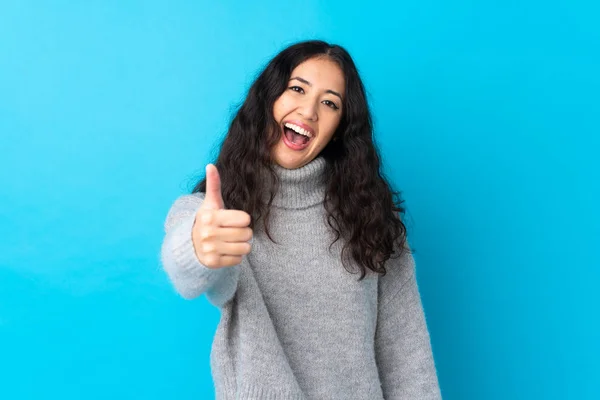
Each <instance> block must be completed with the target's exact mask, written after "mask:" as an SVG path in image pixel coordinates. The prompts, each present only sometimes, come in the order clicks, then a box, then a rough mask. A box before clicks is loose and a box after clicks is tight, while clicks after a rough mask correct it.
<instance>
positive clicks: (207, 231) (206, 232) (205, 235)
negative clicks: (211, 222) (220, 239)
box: [199, 227, 215, 242]
mask: <svg viewBox="0 0 600 400" xmlns="http://www.w3.org/2000/svg"><path fill="white" fill-rule="evenodd" d="M199 233H200V235H199V237H200V240H201V241H203V242H206V241H207V240H210V239H212V238H214V237H215V229H214V228H212V227H206V228H204V229H201V230H200V232H199Z"/></svg>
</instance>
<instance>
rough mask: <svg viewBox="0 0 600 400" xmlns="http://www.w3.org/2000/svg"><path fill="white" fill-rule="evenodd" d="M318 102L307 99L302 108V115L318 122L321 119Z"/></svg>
mask: <svg viewBox="0 0 600 400" xmlns="http://www.w3.org/2000/svg"><path fill="white" fill-rule="evenodd" d="M317 109H318V102H317V101H316V100H311V99H307V100H306V101H304V102H303V103H302V106H301V107H300V111H299V113H300V115H302V116H303V117H304V118H306V119H308V120H310V121H316V120H317V119H319V115H318V113H317Z"/></svg>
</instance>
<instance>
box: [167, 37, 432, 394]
mask: <svg viewBox="0 0 600 400" xmlns="http://www.w3.org/2000/svg"><path fill="white" fill-rule="evenodd" d="M397 194H398V193H397V192H394V191H392V190H391V189H390V186H389V184H388V183H387V182H386V180H385V179H384V178H383V176H382V174H381V172H380V162H379V156H378V153H377V150H376V148H375V146H374V143H373V132H372V124H371V116H370V112H369V107H368V104H367V100H366V96H365V90H364V87H363V84H362V81H361V79H360V77H359V75H358V72H357V70H356V67H355V65H354V62H353V60H352V58H351V57H350V55H349V54H348V52H347V51H346V50H345V49H344V48H342V47H340V46H337V45H330V44H328V43H325V42H322V41H308V42H301V43H297V44H295V45H292V46H290V47H288V48H287V49H285V50H283V51H282V52H280V53H279V54H278V55H277V56H276V57H275V58H273V59H272V60H271V61H270V62H269V63H268V65H267V66H266V67H265V69H264V70H263V71H262V73H261V74H260V75H259V76H258V78H257V79H256V81H255V82H254V83H253V85H252V86H251V88H250V90H249V93H248V96H247V98H246V100H245V102H244V103H243V105H242V106H241V107H240V108H239V110H238V112H237V114H236V115H235V117H234V119H233V121H232V122H231V126H230V128H229V131H228V134H227V136H226V137H225V139H224V142H223V143H222V146H221V150H220V154H219V156H218V159H217V160H216V162H215V164H214V165H213V164H209V165H207V166H206V176H205V178H204V179H203V180H201V181H200V182H199V183H198V184H197V185H196V187H195V188H194V190H193V191H192V194H188V195H183V196H181V197H180V198H178V199H176V200H175V202H174V204H173V205H172V206H171V209H170V210H169V213H168V215H167V218H166V221H165V231H166V235H165V238H164V242H163V245H162V262H163V266H164V268H165V270H166V272H167V274H168V275H169V277H170V280H171V281H172V282H173V285H174V287H175V288H176V290H177V291H178V292H179V293H180V294H181V295H182V296H183V297H185V298H188V299H192V298H195V297H198V296H200V295H201V294H203V293H205V294H206V297H207V299H208V300H209V301H210V303H211V304H213V305H214V306H216V307H218V308H219V309H220V311H221V320H220V322H219V325H218V327H217V331H216V333H215V337H214V340H213V344H212V351H211V357H210V364H211V370H212V374H213V380H214V383H215V392H216V396H217V399H266V400H275V399H286V400H287V399H295V400H299V399H307V400H310V399H344V400H349V399H361V400H365V399H369V400H371V399H439V398H440V397H441V395H440V389H439V385H438V379H437V374H436V369H435V364H434V359H433V356H432V350H431V343H430V336H429V332H428V329H427V324H426V321H425V315H424V312H423V307H422V303H421V298H420V295H419V291H418V287H417V282H416V275H415V263H414V259H413V257H412V255H411V252H410V248H409V246H408V244H407V241H406V229H405V226H404V224H403V222H402V220H401V219H400V217H399V214H398V212H401V213H404V212H405V210H404V209H403V208H402V207H401V206H400V203H402V201H401V202H400V203H398V204H395V203H397V202H394V196H396V195H397ZM392 255H394V257H392Z"/></svg>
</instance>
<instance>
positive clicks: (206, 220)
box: [200, 210, 215, 225]
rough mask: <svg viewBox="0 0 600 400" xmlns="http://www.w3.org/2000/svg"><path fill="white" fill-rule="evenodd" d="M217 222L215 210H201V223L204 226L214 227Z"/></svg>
mask: <svg viewBox="0 0 600 400" xmlns="http://www.w3.org/2000/svg"><path fill="white" fill-rule="evenodd" d="M214 220H215V213H214V212H213V210H201V211H200V222H202V223H203V224H204V225H212V223H213V222H214Z"/></svg>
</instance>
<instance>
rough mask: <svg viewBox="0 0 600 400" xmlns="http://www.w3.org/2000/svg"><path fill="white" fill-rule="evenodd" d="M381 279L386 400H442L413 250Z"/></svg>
mask: <svg viewBox="0 0 600 400" xmlns="http://www.w3.org/2000/svg"><path fill="white" fill-rule="evenodd" d="M386 269H387V271H388V272H387V274H386V275H385V276H383V277H381V278H380V284H379V305H378V313H377V330H376V333H375V352H376V357H377V365H378V368H379V377H380V380H381V385H382V389H383V395H384V398H385V399H386V400H398V399H436V400H437V399H441V392H440V387H439V383H438V377H437V372H436V368H435V362H434V359H433V353H432V349H431V341H430V336H429V331H428V329H427V323H426V320H425V313H424V310H423V305H422V302H421V296H420V294H419V289H418V286H417V279H416V271H415V261H414V258H413V256H412V253H411V252H410V250H407V251H406V253H405V254H404V255H403V256H402V257H400V258H398V259H391V260H390V262H388V265H386Z"/></svg>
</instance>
